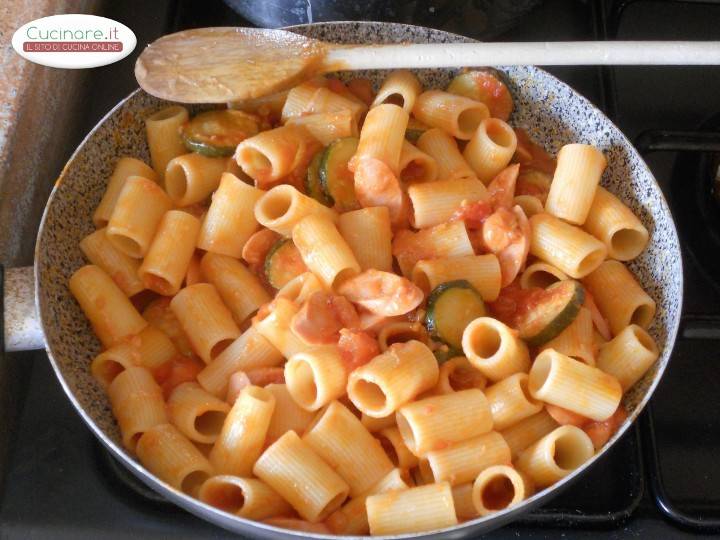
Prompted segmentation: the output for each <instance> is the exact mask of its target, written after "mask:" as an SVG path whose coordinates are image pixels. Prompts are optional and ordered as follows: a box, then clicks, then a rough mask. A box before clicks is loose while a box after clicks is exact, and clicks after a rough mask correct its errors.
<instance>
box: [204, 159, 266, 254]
mask: <svg viewBox="0 0 720 540" xmlns="http://www.w3.org/2000/svg"><path fill="white" fill-rule="evenodd" d="M264 193H265V192H264V191H261V190H259V189H255V188H254V187H252V186H249V185H247V184H246V183H245V182H243V181H242V180H240V179H239V178H238V177H237V176H235V175H233V174H230V173H224V174H223V175H222V177H221V179H220V185H219V186H218V189H217V191H215V193H214V194H213V196H212V202H211V203H210V208H208V211H207V214H206V215H205V219H204V220H203V223H202V227H201V228H200V235H199V236H198V242H197V247H199V248H200V249H204V250H205V251H210V252H212V253H219V254H220V255H228V256H229V257H235V258H238V257H240V255H241V254H242V249H243V247H244V246H245V243H246V242H247V241H248V238H250V236H251V235H252V234H253V233H254V232H255V231H256V230H257V228H258V222H257V220H256V219H255V213H254V209H255V205H256V203H257V202H258V201H259V200H260V198H261V197H262V196H263V194H264Z"/></svg>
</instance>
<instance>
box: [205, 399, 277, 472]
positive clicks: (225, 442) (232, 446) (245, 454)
mask: <svg viewBox="0 0 720 540" xmlns="http://www.w3.org/2000/svg"><path fill="white" fill-rule="evenodd" d="M274 409H275V396H273V395H272V394H271V393H270V392H268V391H267V390H265V389H264V388H260V387H258V386H247V387H245V388H244V389H243V390H242V391H241V392H240V395H239V396H238V398H237V400H236V401H235V404H234V405H233V406H232V409H230V411H229V412H228V414H227V417H226V418H225V421H224V422H223V426H222V430H221V431H220V433H219V434H218V435H217V440H216V441H215V445H214V446H213V447H212V450H211V451H210V463H212V466H213V469H214V470H215V471H217V472H218V473H220V474H232V475H234V476H248V475H249V474H250V473H251V472H252V470H253V466H254V465H255V462H256V460H257V459H258V457H259V456H260V454H261V453H262V450H263V445H264V443H265V436H266V435H267V430H268V426H269V425H270V419H271V418H272V414H273V411H274Z"/></svg>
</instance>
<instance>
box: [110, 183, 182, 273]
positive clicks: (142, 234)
mask: <svg viewBox="0 0 720 540" xmlns="http://www.w3.org/2000/svg"><path fill="white" fill-rule="evenodd" d="M171 208H172V201H171V200H170V198H169V197H168V196H167V195H166V194H165V192H164V191H163V190H162V188H160V186H158V185H157V184H156V183H155V182H153V181H152V180H148V179H147V178H142V177H140V176H131V177H129V178H128V179H127V180H126V181H125V185H124V186H123V188H122V190H121V191H120V195H118V199H117V202H116V203H115V208H114V209H113V213H112V215H111V216H110V221H109V222H108V226H107V229H106V230H105V234H106V235H107V238H108V240H110V242H112V244H113V245H114V246H115V247H116V248H117V249H118V250H119V251H122V252H123V253H125V254H126V255H127V256H129V257H132V258H134V259H141V258H142V257H144V256H145V254H146V253H147V251H148V249H149V248H150V243H151V242H152V239H153V237H154V236H155V231H156V230H157V228H158V225H159V224H160V221H161V220H162V217H163V216H164V215H165V212H167V211H168V210H170V209H171Z"/></svg>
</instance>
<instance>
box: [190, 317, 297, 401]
mask: <svg viewBox="0 0 720 540" xmlns="http://www.w3.org/2000/svg"><path fill="white" fill-rule="evenodd" d="M282 361H283V356H282V354H280V351H278V350H277V349H276V348H275V347H273V346H272V344H271V343H270V342H269V341H268V340H267V339H265V338H264V337H263V336H262V335H261V334H260V333H259V332H258V330H257V328H255V327H254V326H251V327H250V328H248V329H247V330H245V332H243V334H242V335H241V336H240V337H239V338H237V339H236V340H235V341H233V342H232V343H231V344H230V345H229V346H228V347H227V348H226V349H225V350H224V351H223V352H221V353H220V354H219V355H218V356H217V357H216V358H215V360H213V361H212V362H210V363H209V364H208V365H207V366H205V368H204V369H203V370H202V371H201V372H200V373H198V376H197V380H198V382H199V383H200V384H201V385H202V387H203V388H204V389H205V390H207V391H208V392H210V393H211V394H213V395H214V396H217V397H222V396H225V394H226V393H227V385H228V379H229V378H230V376H231V375H232V374H233V373H235V372H237V371H249V370H251V369H257V368H263V367H274V366H278V365H280V364H281V363H282Z"/></svg>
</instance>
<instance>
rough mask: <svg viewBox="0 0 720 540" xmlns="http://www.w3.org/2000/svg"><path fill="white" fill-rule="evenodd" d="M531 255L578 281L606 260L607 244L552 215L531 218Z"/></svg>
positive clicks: (537, 215)
mask: <svg viewBox="0 0 720 540" xmlns="http://www.w3.org/2000/svg"><path fill="white" fill-rule="evenodd" d="M530 229H531V230H532V235H531V237H530V253H531V254H533V255H535V256H536V257H538V258H540V259H542V260H543V261H545V262H548V263H550V264H551V265H553V266H555V267H556V268H559V269H560V270H561V271H562V272H565V273H566V274H567V275H568V276H570V277H573V278H575V279H578V278H581V277H585V276H587V275H588V274H589V273H591V272H592V271H593V270H595V269H596V268H597V267H598V266H600V264H601V263H602V262H603V260H604V259H605V255H606V254H607V249H606V248H605V244H603V243H602V242H600V240H598V239H597V238H595V237H593V236H591V235H589V234H588V233H586V232H585V231H583V230H582V229H580V228H578V227H575V226H574V225H570V224H569V223H565V222H564V221H561V220H560V219H558V218H556V217H554V216H551V215H550V214H535V215H534V216H532V217H531V218H530Z"/></svg>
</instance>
